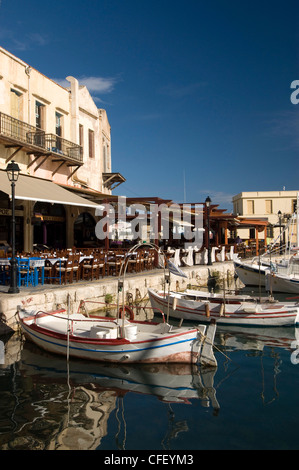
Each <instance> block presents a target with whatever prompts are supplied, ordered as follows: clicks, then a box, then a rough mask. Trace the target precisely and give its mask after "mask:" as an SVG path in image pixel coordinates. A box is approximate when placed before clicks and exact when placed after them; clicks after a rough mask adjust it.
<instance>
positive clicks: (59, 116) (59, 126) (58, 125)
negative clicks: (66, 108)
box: [55, 113, 63, 137]
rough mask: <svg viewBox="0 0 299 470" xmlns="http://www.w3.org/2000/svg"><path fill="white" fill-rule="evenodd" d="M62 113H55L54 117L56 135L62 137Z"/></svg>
mask: <svg viewBox="0 0 299 470" xmlns="http://www.w3.org/2000/svg"><path fill="white" fill-rule="evenodd" d="M62 118H63V116H62V114H59V113H55V119H56V125H55V127H56V135H58V137H62Z"/></svg>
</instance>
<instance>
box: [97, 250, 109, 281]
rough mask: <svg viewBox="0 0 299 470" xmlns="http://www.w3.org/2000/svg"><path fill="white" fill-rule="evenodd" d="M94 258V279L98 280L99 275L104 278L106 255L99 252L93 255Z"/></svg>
mask: <svg viewBox="0 0 299 470" xmlns="http://www.w3.org/2000/svg"><path fill="white" fill-rule="evenodd" d="M94 258H95V266H96V268H95V277H96V279H99V278H100V275H101V276H102V277H104V276H105V272H106V255H105V253H104V252H103V251H101V252H99V253H95V255H94Z"/></svg>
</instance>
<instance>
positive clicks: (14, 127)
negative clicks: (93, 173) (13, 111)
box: [0, 113, 83, 167]
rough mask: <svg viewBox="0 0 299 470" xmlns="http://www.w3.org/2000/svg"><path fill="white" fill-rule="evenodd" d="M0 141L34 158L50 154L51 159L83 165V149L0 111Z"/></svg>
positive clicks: (72, 164)
mask: <svg viewBox="0 0 299 470" xmlns="http://www.w3.org/2000/svg"><path fill="white" fill-rule="evenodd" d="M0 141H2V142H4V143H5V145H6V146H7V147H19V150H20V149H23V150H25V151H27V153H30V154H33V155H35V156H36V158H39V157H41V156H45V157H46V158H48V157H50V156H52V160H53V161H58V157H59V161H62V162H65V163H66V164H67V165H68V166H76V165H77V166H78V167H79V166H80V165H83V149H82V147H81V146H80V145H78V144H75V143H74V142H70V141H68V140H66V139H63V138H62V137H59V136H57V135H55V134H46V133H45V131H43V130H41V129H38V128H37V127H34V126H30V125H29V124H27V123H26V122H23V121H20V120H18V119H15V118H13V117H11V116H9V115H7V114H4V113H0Z"/></svg>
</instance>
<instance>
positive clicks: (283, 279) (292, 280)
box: [265, 265, 299, 294]
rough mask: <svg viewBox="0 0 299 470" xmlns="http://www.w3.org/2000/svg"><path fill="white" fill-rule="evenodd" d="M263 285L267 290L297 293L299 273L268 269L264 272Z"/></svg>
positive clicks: (298, 292) (298, 289) (298, 291)
mask: <svg viewBox="0 0 299 470" xmlns="http://www.w3.org/2000/svg"><path fill="white" fill-rule="evenodd" d="M298 268H299V265H298ZM265 287H266V290H267V291H269V292H284V293H291V294H299V273H298V274H297V273H285V274H284V273H280V272H273V271H269V272H267V273H266V274H265Z"/></svg>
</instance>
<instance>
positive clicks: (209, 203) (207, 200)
mask: <svg viewBox="0 0 299 470" xmlns="http://www.w3.org/2000/svg"><path fill="white" fill-rule="evenodd" d="M205 203H206V208H207V217H208V266H211V264H212V261H211V244H210V207H211V199H210V197H209V196H208V197H207V198H206V201H205Z"/></svg>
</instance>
